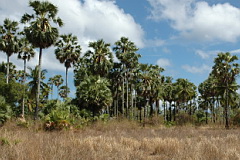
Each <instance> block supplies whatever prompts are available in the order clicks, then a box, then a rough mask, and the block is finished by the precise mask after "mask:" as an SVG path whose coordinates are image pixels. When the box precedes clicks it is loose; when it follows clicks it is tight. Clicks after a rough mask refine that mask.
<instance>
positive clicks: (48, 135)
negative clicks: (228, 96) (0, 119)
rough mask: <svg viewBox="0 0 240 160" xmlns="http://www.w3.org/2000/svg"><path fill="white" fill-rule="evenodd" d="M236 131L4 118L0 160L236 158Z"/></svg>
mask: <svg viewBox="0 0 240 160" xmlns="http://www.w3.org/2000/svg"><path fill="white" fill-rule="evenodd" d="M36 126H37V127H36ZM239 133H240V129H232V130H225V129H223V128H214V127H210V128H209V127H198V128H195V127H191V126H188V127H171V128H165V127H163V126H158V127H145V128H142V127H141V126H139V125H138V124H136V123H133V122H127V121H122V122H116V121H115V122H109V123H107V124H103V123H96V124H94V125H92V126H90V127H86V128H84V129H80V130H74V129H72V130H67V131H53V132H45V131H43V130H41V129H39V127H38V125H35V127H30V128H22V127H19V126H17V125H15V124H14V123H8V124H6V125H5V126H3V127H1V128H0V159H1V160H11V159H12V160H26V159H29V160H41V159H44V160H52V159H53V160H55V159H56V160H58V159H59V160H60V159H61V160H72V159H73V160H75V159H76V160H77V159H78V160H79V159H82V160H110V159H114V160H117V159H124V160H127V159H129V160H133V159H134V160H138V159H139V160H140V159H142V160H155V159H164V160H165V159H166V160H169V159H177V160H179V159H180V160H181V159H184V160H191V159H196V160H197V159H201V160H205V159H206V160H221V159H224V160H225V159H229V160H239V159H240V134H239Z"/></svg>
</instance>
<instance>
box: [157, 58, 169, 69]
mask: <svg viewBox="0 0 240 160" xmlns="http://www.w3.org/2000/svg"><path fill="white" fill-rule="evenodd" d="M157 65H158V66H160V67H163V68H166V67H169V66H171V62H170V61H169V60H168V59H166V58H161V59H158V60H157Z"/></svg>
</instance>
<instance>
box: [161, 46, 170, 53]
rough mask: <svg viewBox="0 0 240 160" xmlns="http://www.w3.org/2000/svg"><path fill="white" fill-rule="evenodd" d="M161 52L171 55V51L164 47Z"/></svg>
mask: <svg viewBox="0 0 240 160" xmlns="http://www.w3.org/2000/svg"><path fill="white" fill-rule="evenodd" d="M162 51H163V52H164V53H171V50H170V49H168V48H166V47H164V48H163V49H162Z"/></svg>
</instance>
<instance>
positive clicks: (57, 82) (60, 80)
mask: <svg viewBox="0 0 240 160" xmlns="http://www.w3.org/2000/svg"><path fill="white" fill-rule="evenodd" d="M52 81H53V84H54V85H55V86H56V87H57V99H58V95H59V92H60V90H59V87H60V86H61V85H62V84H63V78H62V76H61V75H55V76H54V77H53V79H52Z"/></svg>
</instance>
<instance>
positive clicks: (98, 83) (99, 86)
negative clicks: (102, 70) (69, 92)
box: [76, 76, 112, 116]
mask: <svg viewBox="0 0 240 160" xmlns="http://www.w3.org/2000/svg"><path fill="white" fill-rule="evenodd" d="M108 86H109V82H108V80H107V79H106V78H102V77H100V76H89V77H85V79H84V80H83V81H82V82H81V83H80V85H79V86H77V92H76V95H77V98H78V99H79V100H80V101H82V102H83V104H84V105H85V106H86V107H87V108H89V109H90V110H92V113H93V116H95V114H96V113H97V112H99V111H100V110H101V109H107V108H108V107H109V106H110V105H111V104H112V93H111V90H110V89H109V87H108Z"/></svg>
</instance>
